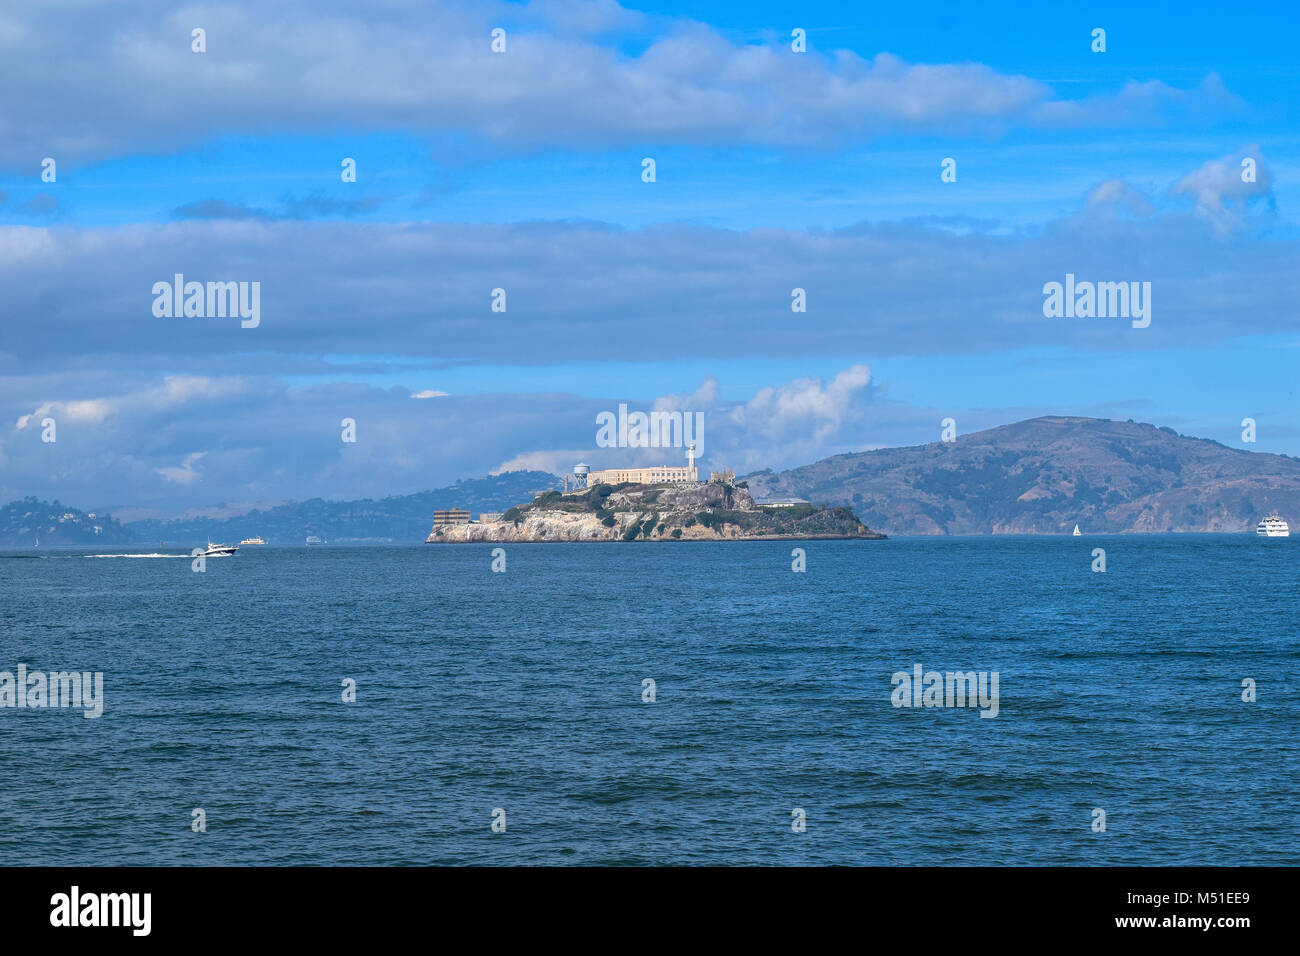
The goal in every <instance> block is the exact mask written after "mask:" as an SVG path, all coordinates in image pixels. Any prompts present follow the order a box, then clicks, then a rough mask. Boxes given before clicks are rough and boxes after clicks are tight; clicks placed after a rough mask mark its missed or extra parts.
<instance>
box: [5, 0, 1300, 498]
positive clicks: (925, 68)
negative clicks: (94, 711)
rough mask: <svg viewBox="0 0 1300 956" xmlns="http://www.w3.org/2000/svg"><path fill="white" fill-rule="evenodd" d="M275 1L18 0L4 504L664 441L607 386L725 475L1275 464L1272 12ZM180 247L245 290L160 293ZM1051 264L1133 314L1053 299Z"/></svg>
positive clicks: (544, 462) (392, 473)
mask: <svg viewBox="0 0 1300 956" xmlns="http://www.w3.org/2000/svg"><path fill="white" fill-rule="evenodd" d="M73 6H76V5H75V4H74V5H73ZM264 6H265V5H257V4H240V3H232V4H222V5H219V6H218V5H212V6H208V5H204V4H197V5H193V6H187V7H183V8H179V9H177V8H173V7H172V6H171V5H169V4H165V3H161V2H159V3H144V4H140V5H137V6H136V7H134V8H132V9H131V10H130V11H127V12H121V11H117V12H113V11H108V10H106V9H104V8H102V7H101V6H100V5H96V4H90V5H85V6H83V7H81V9H79V10H78V11H77V15H75V16H72V17H69V16H66V12H62V11H52V10H50V9H49V8H48V6H47V5H42V4H38V3H26V2H18V3H16V4H12V5H7V6H6V9H5V10H4V11H0V62H2V63H3V64H4V66H3V67H0V71H3V74H4V75H5V77H6V80H7V82H6V84H5V86H6V87H7V89H8V92H7V93H6V94H5V95H6V96H7V98H8V100H9V103H8V104H7V105H8V109H7V110H6V111H5V116H6V118H0V291H4V293H5V302H6V308H5V310H4V312H3V313H2V314H0V322H3V325H0V411H2V412H3V413H4V421H0V498H5V499H8V498H10V497H15V496H17V495H20V494H39V495H43V496H46V497H54V496H56V495H57V496H59V497H61V498H63V499H64V500H65V501H69V502H73V503H79V504H84V505H86V506H92V505H93V506H95V507H100V508H102V507H107V506H115V507H135V508H140V509H157V510H161V511H163V512H168V511H176V510H179V509H181V508H186V507H197V506H201V505H205V504H211V503H214V502H216V501H245V502H255V501H270V500H282V499H285V498H301V497H306V496H309V495H316V494H319V495H324V496H327V497H354V496H361V495H373V496H381V495H383V494H388V493H404V492H409V491H415V490H420V489H423V488H426V487H432V486H436V485H440V484H446V483H448V482H450V481H454V480H455V479H457V478H461V477H469V476H473V475H480V474H484V473H486V472H488V471H491V470H498V469H500V468H503V467H524V466H527V467H544V468H549V469H560V468H565V467H567V465H568V464H569V463H571V462H570V459H571V458H574V456H577V457H583V458H586V459H588V460H591V461H593V463H596V464H611V465H612V464H615V463H618V462H619V461H622V460H625V459H636V458H637V457H638V456H640V457H642V458H644V457H645V456H646V454H647V453H645V452H637V451H632V450H597V449H595V448H594V447H593V441H594V422H593V416H594V414H595V412H598V411H601V410H604V409H609V408H614V407H616V405H617V403H618V402H629V403H631V404H632V406H633V407H644V408H649V407H651V406H653V405H658V406H659V407H674V408H682V409H684V410H700V411H703V412H705V413H706V415H707V434H708V436H709V438H708V439H706V444H707V445H709V446H710V447H709V448H706V454H709V455H711V456H712V458H711V460H710V461H709V464H711V465H713V466H715V467H721V466H727V467H735V468H736V469H737V470H738V471H742V470H749V469H755V468H760V467H775V468H781V467H789V466H793V465H797V464H801V463H803V462H804V461H807V460H812V459H815V458H818V457H823V456H825V455H829V454H835V453H839V452H843V451H850V450H855V449H862V448H870V447H878V446H882V445H897V444H914V443H920V442H925V441H933V440H935V439H937V438H938V432H939V420H940V419H941V418H944V417H949V416H951V417H954V418H955V419H956V420H957V422H958V428H959V431H962V432H968V431H973V430H976V429H978V428H985V427H991V426H993V425H997V424H1003V423H1006V422H1010V421H1016V420H1019V419H1022V418H1025V417H1030V416H1032V415H1037V414H1048V413H1073V414H1084V415H1097V416H1099V417H1113V418H1134V419H1137V420H1143V421H1151V422H1154V423H1156V424H1162V425H1171V426H1173V427H1175V428H1177V429H1178V430H1179V431H1182V432H1184V433H1187V434H1193V435H1198V436H1203V437H1211V438H1216V439H1218V440H1220V441H1223V442H1225V443H1228V444H1234V445H1241V435H1240V433H1241V428H1240V421H1241V419H1242V418H1243V417H1247V416H1250V417H1254V418H1255V419H1256V420H1257V422H1258V442H1257V444H1255V445H1254V446H1251V447H1254V448H1256V449H1258V450H1263V451H1279V452H1285V453H1288V454H1293V455H1296V454H1300V425H1298V424H1297V422H1296V419H1295V415H1294V413H1293V411H1292V410H1293V409H1294V408H1295V406H1296V402H1295V395H1294V386H1293V385H1292V382H1293V380H1294V377H1295V376H1294V374H1293V371H1292V369H1293V366H1294V364H1295V359H1296V357H1297V355H1298V354H1300V353H1298V352H1297V348H1296V346H1297V344H1300V335H1297V334H1296V333H1297V328H1296V321H1295V315H1296V310H1295V302H1296V299H1297V292H1300V289H1298V288H1297V280H1296V272H1297V271H1298V270H1296V268H1295V264H1296V244H1297V241H1300V235H1298V234H1297V229H1296V217H1295V210H1296V208H1297V204H1298V203H1300V174H1298V172H1297V155H1298V152H1297V145H1298V144H1297V140H1298V139H1300V130H1297V127H1296V123H1295V121H1294V109H1295V107H1294V105H1293V104H1294V103H1296V102H1297V94H1300V89H1298V88H1297V87H1300V68H1298V67H1296V66H1295V60H1294V55H1293V49H1292V48H1293V43H1294V39H1293V38H1294V35H1295V32H1296V27H1297V25H1300V15H1297V13H1296V12H1295V10H1294V8H1292V7H1290V6H1288V5H1282V4H1277V5H1269V4H1265V5H1262V6H1256V7H1252V8H1251V9H1250V11H1237V10H1224V9H1222V8H1220V7H1217V6H1213V5H1210V4H1199V5H1198V4H1190V5H1189V4H1177V5H1174V4H1167V5H1163V4H1162V5H1151V6H1150V7H1149V8H1147V9H1142V10H1134V9H1132V8H1131V7H1130V6H1129V5H1125V4H1087V5H1082V4H1064V5H1052V6H1050V7H1047V8H1043V9H1033V10H1027V9H1026V8H1025V7H1024V5H1022V4H995V5H991V6H990V5H987V4H981V5H973V4H966V5H963V4H949V3H939V4H927V5H924V6H921V5H916V6H912V7H907V6H905V5H893V6H891V7H886V8H880V9H874V8H873V9H869V10H868V9H865V8H862V7H861V6H860V5H854V4H832V3H806V4H801V5H799V6H798V7H797V9H793V10H792V9H791V8H790V6H789V5H788V4H776V3H743V4H740V3H736V4H727V3H712V4H710V3H695V4H690V5H685V4H681V5H673V4H653V5H643V4H628V5H626V6H619V5H617V4H615V3H613V2H595V3H593V2H582V0H563V2H534V3H529V4H517V3H502V2H487V3H467V2H466V3H455V2H452V3H431V4H407V3H400V2H395V3H391V4H385V5H382V6H377V7H375V8H374V9H369V10H365V11H364V12H362V11H361V10H360V9H359V8H356V7H353V6H350V5H347V4H342V3H338V4H335V3H325V4H315V5H312V4H306V3H298V2H288V3H285V4H281V5H276V6H275V7H273V8H268V9H264ZM498 26H499V27H502V28H504V29H505V30H506V31H507V50H506V52H505V53H503V54H494V53H492V52H491V50H490V49H489V44H490V31H491V29H492V28H494V27H498ZM194 27H203V28H204V29H205V30H206V31H207V36H206V42H207V49H206V51H205V52H203V53H194V52H193V51H192V50H191V48H190V43H191V40H190V33H191V29H192V28H194ZM796 27H797V28H802V29H804V30H806V32H807V52H805V53H802V54H796V53H794V52H793V51H792V50H791V49H790V32H791V30H792V29H794V28H796ZM1096 27H1101V28H1103V29H1105V30H1106V51H1105V52H1104V53H1094V52H1092V51H1091V49H1090V45H1091V43H1092V31H1093V29H1094V28H1096ZM45 157H53V158H55V160H56V162H57V178H56V180H55V181H54V182H43V181H42V180H41V162H42V160H43V159H44V158H45ZM344 157H351V158H354V159H355V160H356V162H357V170H358V176H357V181H356V182H355V183H345V182H342V181H341V179H340V175H339V172H340V162H341V160H342V159H343V158H344ZM644 157H653V158H654V160H655V162H656V174H657V176H656V181H655V182H653V183H646V182H643V181H642V178H641V168H642V159H643V158H644ZM946 157H951V158H953V159H955V160H956V169H957V177H956V181H955V182H943V181H941V178H940V163H941V161H942V160H943V159H944V158H946ZM1247 157H1248V158H1250V159H1252V160H1253V161H1254V162H1255V163H1256V166H1257V178H1256V179H1255V180H1254V181H1252V182H1243V181H1242V179H1241V176H1240V173H1239V170H1240V164H1241V161H1242V159H1243V158H1247ZM175 272H183V273H185V274H186V275H187V276H188V277H191V278H194V279H198V280H199V281H203V280H207V279H213V280H215V279H223V280H224V279H233V280H239V279H246V280H249V281H259V282H260V283H261V288H262V294H263V319H262V323H261V325H260V326H259V327H258V328H256V329H240V328H239V326H238V322H235V323H234V324H233V325H231V324H221V321H220V320H216V319H193V318H191V319H188V320H186V319H164V318H158V317H156V316H154V315H153V314H152V312H151V311H150V305H151V302H152V297H151V295H150V288H151V286H152V284H153V282H154V281H156V280H160V279H167V280H169V279H170V278H171V276H172V275H173V274H174V273H175ZM1067 272H1072V273H1076V274H1078V275H1079V277H1080V278H1081V279H1084V278H1091V279H1094V280H1096V281H1115V280H1122V281H1130V280H1131V281H1150V282H1151V283H1152V286H1153V290H1154V291H1153V303H1154V304H1153V321H1152V324H1151V326H1150V327H1149V328H1147V329H1141V330H1138V329H1131V328H1129V326H1128V323H1127V322H1126V321H1123V320H1116V319H1092V320H1076V321H1073V322H1070V321H1066V320H1059V319H1056V320H1053V319H1046V318H1044V317H1043V315H1042V313H1041V310H1040V306H1041V304H1042V292H1041V288H1042V286H1043V284H1044V283H1045V282H1049V281H1061V280H1062V278H1063V277H1064V275H1065V274H1066V273H1067ZM499 286H503V287H505V288H506V289H507V291H508V294H509V301H510V304H509V308H508V310H507V312H506V313H505V314H504V315H501V314H495V313H493V312H491V311H490V309H489V308H488V297H489V292H490V290H491V289H492V288H495V287H499ZM796 286H797V287H802V288H805V289H806V290H807V295H808V302H809V307H808V311H807V312H806V313H798V314H796V313H792V312H791V311H790V308H789V303H790V290H791V289H792V288H794V287H796ZM866 369H869V371H864V370H866ZM441 393H446V394H441ZM414 395H429V397H428V398H413V397H412V396H414ZM345 416H349V417H354V418H356V419H357V421H358V423H359V433H360V436H361V437H360V438H359V441H358V443H357V445H356V446H349V447H341V446H340V443H339V437H338V426H337V421H338V420H339V419H341V418H342V417H345ZM44 417H52V418H54V419H56V420H57V421H59V428H60V432H59V441H58V442H57V443H56V445H55V446H54V447H43V446H42V443H41V442H40V441H39V435H38V430H37V427H36V422H37V421H39V420H40V419H42V418H44ZM601 455H605V456H607V458H605V459H602V458H601V457H600V456H601ZM618 455H622V456H623V458H618V457H617V456H618ZM575 460H576V459H575ZM646 460H647V461H648V460H649V459H648V458H647V459H646ZM187 463H188V464H187Z"/></svg>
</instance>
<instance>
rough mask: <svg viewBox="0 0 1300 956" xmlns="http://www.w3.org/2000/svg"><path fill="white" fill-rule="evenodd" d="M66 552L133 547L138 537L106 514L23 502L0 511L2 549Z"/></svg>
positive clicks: (30, 501)
mask: <svg viewBox="0 0 1300 956" xmlns="http://www.w3.org/2000/svg"><path fill="white" fill-rule="evenodd" d="M38 540H39V541H40V546H41V547H42V548H66V547H76V546H78V545H83V544H96V545H99V544H133V543H134V542H135V537H134V536H133V535H132V534H131V533H130V532H129V531H127V530H126V529H125V528H123V527H122V526H121V525H120V524H118V522H117V520H116V519H114V518H113V517H111V516H110V515H107V514H99V513H96V512H91V513H89V514H87V513H85V512H82V511H78V510H77V509H76V508H69V507H66V506H65V505H62V504H60V503H59V502H58V501H38V500H37V499H35V498H23V499H22V500H21V501H11V502H9V504H7V505H4V506H3V507H0V547H4V548H30V547H33V546H34V545H35V544H36V542H37V541H38Z"/></svg>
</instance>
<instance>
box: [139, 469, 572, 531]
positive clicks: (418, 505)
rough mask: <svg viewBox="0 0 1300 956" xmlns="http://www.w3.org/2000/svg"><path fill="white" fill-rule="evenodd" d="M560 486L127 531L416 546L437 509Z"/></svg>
mask: <svg viewBox="0 0 1300 956" xmlns="http://www.w3.org/2000/svg"><path fill="white" fill-rule="evenodd" d="M559 487H560V479H559V478H557V477H556V476H555V475H552V474H549V473H547V472H544V471H508V472H505V473H503V474H500V475H490V476H488V477H486V478H471V479H468V480H465V481H458V482H456V483H455V484H454V485H451V486H450V487H448V488H439V489H437V490H435V491H422V492H419V493H418V494H413V495H401V496H397V497H390V498H383V499H380V500H379V501H373V500H371V499H369V498H363V499H361V500H360V501H326V500H325V499H323V498H311V499H309V500H307V501H301V502H292V503H289V504H284V505H277V506H276V507H274V508H270V509H268V510H266V511H260V510H256V509H255V510H253V511H250V512H248V513H247V514H243V515H239V516H237V517H233V518H222V519H219V518H192V519H173V520H170V521H159V520H152V519H151V520H142V521H133V522H131V523H130V524H128V525H126V527H127V528H128V529H129V530H130V531H131V532H133V533H134V534H135V535H136V536H137V537H139V538H140V540H141V541H147V542H150V543H155V542H158V541H163V542H166V543H168V544H182V545H187V544H193V543H195V542H197V543H200V544H201V543H203V542H204V541H206V540H207V539H208V538H211V539H212V540H213V541H222V542H225V543H237V542H239V541H240V540H242V539H243V538H251V537H254V536H261V537H262V538H264V539H265V540H266V543H267V544H270V545H300V544H303V543H304V542H305V541H306V539H307V536H308V535H316V536H318V537H320V538H322V539H324V540H325V541H328V542H331V543H334V544H348V543H362V542H419V541H423V540H424V538H425V535H427V534H428V533H429V526H430V524H431V523H432V522H433V512H434V511H435V510H436V509H440V508H465V509H468V510H469V511H470V512H472V513H473V514H474V515H475V517H477V516H478V514H479V513H480V512H483V511H505V510H506V509H507V508H509V507H511V506H512V505H517V504H519V503H520V502H521V501H531V500H532V497H533V493H534V492H537V491H549V490H551V489H553V488H559Z"/></svg>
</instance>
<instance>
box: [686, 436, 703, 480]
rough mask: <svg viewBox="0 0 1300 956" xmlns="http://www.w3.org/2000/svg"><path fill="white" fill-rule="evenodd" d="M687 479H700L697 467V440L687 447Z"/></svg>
mask: <svg viewBox="0 0 1300 956" xmlns="http://www.w3.org/2000/svg"><path fill="white" fill-rule="evenodd" d="M686 480H687V481H699V480H700V473H699V472H698V471H697V470H696V468H695V442H691V443H690V445H689V446H688V447H687V449H686Z"/></svg>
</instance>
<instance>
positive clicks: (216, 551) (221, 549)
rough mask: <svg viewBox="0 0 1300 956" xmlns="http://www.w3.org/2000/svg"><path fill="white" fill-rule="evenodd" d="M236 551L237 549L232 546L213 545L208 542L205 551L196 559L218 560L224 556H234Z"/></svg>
mask: <svg viewBox="0 0 1300 956" xmlns="http://www.w3.org/2000/svg"><path fill="white" fill-rule="evenodd" d="M238 550H239V549H238V548H237V547H235V546H234V545H233V544H213V543H212V542H211V541H209V542H208V548H207V550H206V551H204V552H203V553H202V554H200V555H198V557H200V558H218V557H222V556H224V555H231V554H234V553H235V552H236V551H238Z"/></svg>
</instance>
